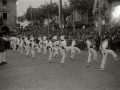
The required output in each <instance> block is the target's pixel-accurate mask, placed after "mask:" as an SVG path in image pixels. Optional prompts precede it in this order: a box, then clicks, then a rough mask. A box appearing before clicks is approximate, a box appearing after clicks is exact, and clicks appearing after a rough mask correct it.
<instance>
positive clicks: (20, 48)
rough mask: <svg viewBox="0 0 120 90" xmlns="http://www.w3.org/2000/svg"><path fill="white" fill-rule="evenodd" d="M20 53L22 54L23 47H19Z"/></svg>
mask: <svg viewBox="0 0 120 90" xmlns="http://www.w3.org/2000/svg"><path fill="white" fill-rule="evenodd" d="M19 52H20V53H22V52H23V45H19Z"/></svg>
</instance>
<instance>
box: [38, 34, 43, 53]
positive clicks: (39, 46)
mask: <svg viewBox="0 0 120 90" xmlns="http://www.w3.org/2000/svg"><path fill="white" fill-rule="evenodd" d="M38 41H39V43H38V53H41V50H42V48H43V40H42V37H41V35H39V37H38Z"/></svg>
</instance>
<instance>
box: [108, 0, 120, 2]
mask: <svg viewBox="0 0 120 90" xmlns="http://www.w3.org/2000/svg"><path fill="white" fill-rule="evenodd" d="M107 1H108V2H109V3H113V2H117V1H120V0H107Z"/></svg>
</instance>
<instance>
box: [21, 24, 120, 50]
mask: <svg viewBox="0 0 120 90" xmlns="http://www.w3.org/2000/svg"><path fill="white" fill-rule="evenodd" d="M20 34H22V35H26V36H28V37H29V36H30V35H33V36H34V37H38V35H45V36H48V34H49V36H54V35H57V36H60V35H61V34H64V35H65V36H66V37H67V39H68V40H72V38H76V39H77V42H78V46H79V48H80V49H81V50H85V49H86V40H87V38H88V37H91V36H92V37H94V41H95V46H96V50H99V45H100V42H101V41H102V40H104V38H105V36H106V35H107V36H108V35H109V37H110V38H111V40H110V42H109V48H110V49H112V50H114V51H120V29H119V27H114V28H111V29H109V28H103V29H102V30H101V36H99V33H98V30H96V29H94V28H85V29H76V30H73V29H63V30H59V29H58V30H54V31H52V30H50V31H49V33H48V29H47V28H43V27H42V28H41V27H36V26H32V27H30V28H28V29H26V30H23V31H22V30H21V33H20ZM68 44H69V43H68Z"/></svg>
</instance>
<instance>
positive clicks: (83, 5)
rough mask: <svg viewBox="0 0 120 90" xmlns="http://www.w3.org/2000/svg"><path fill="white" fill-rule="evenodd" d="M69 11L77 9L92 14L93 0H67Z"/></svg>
mask: <svg viewBox="0 0 120 90" xmlns="http://www.w3.org/2000/svg"><path fill="white" fill-rule="evenodd" d="M68 1H69V4H70V7H71V11H74V10H77V11H81V12H83V13H88V15H89V16H92V10H93V5H94V0H68Z"/></svg>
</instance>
